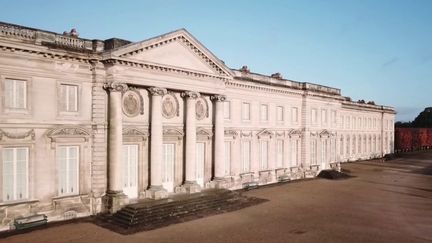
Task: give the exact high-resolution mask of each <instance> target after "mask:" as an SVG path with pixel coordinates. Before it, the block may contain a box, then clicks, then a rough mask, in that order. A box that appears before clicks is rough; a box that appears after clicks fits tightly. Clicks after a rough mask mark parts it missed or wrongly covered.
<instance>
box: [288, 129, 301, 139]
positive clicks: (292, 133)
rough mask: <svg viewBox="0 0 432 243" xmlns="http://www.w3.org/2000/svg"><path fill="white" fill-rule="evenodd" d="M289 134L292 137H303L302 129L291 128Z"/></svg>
mask: <svg viewBox="0 0 432 243" xmlns="http://www.w3.org/2000/svg"><path fill="white" fill-rule="evenodd" d="M288 134H289V136H290V137H301V136H302V131H301V130H300V129H291V130H290V131H289V133H288Z"/></svg>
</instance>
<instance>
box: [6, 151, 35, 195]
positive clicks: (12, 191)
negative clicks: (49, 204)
mask: <svg viewBox="0 0 432 243" xmlns="http://www.w3.org/2000/svg"><path fill="white" fill-rule="evenodd" d="M28 161H29V152H28V148H27V147H16V148H4V149H3V163H2V164H3V165H2V170H3V173H2V176H3V201H15V200H23V199H27V196H28Z"/></svg>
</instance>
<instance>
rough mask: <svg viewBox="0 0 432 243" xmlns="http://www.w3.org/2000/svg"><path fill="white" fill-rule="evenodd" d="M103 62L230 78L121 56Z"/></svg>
mask: <svg viewBox="0 0 432 243" xmlns="http://www.w3.org/2000/svg"><path fill="white" fill-rule="evenodd" d="M102 63H104V64H119V65H122V66H128V67H135V68H142V69H146V70H150V71H154V72H162V73H169V74H174V75H184V76H188V77H192V78H197V79H205V78H208V79H217V80H221V81H223V82H227V81H228V80H230V79H231V78H230V77H225V76H218V75H213V74H209V73H204V72H200V71H196V70H189V69H182V68H177V67H174V66H168V65H162V64H156V63H149V62H143V61H136V60H130V59H121V58H114V57H110V58H109V59H105V60H102Z"/></svg>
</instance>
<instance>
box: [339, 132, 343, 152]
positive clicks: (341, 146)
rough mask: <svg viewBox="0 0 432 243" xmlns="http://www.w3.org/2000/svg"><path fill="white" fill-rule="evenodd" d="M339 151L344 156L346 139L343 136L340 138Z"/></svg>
mask: <svg viewBox="0 0 432 243" xmlns="http://www.w3.org/2000/svg"><path fill="white" fill-rule="evenodd" d="M339 149H340V155H341V156H344V137H343V136H341V137H340V144H339Z"/></svg>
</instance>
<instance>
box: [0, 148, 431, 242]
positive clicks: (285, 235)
mask: <svg viewBox="0 0 432 243" xmlns="http://www.w3.org/2000/svg"><path fill="white" fill-rule="evenodd" d="M343 169H346V170H349V171H350V172H351V175H354V176H356V177H355V178H351V179H347V180H337V181H333V180H325V179H316V180H309V181H302V182H295V183H287V184H283V185H278V186H271V187H266V188H260V189H258V190H253V191H249V192H246V194H247V195H252V196H256V197H262V198H267V199H269V200H270V201H269V202H266V203H263V204H260V205H258V206H253V207H249V208H245V209H242V210H239V211H236V212H231V213H226V214H222V215H216V216H211V217H208V218H203V219H198V220H194V221H190V222H186V223H182V224H177V225H171V226H168V227H165V228H161V229H157V230H152V231H147V232H141V233H137V234H133V235H127V236H125V235H119V234H116V233H113V232H110V231H108V230H106V229H103V228H100V227H98V226H96V225H93V224H91V223H76V224H67V225H62V226H56V227H50V228H48V229H44V230H37V231H33V232H31V233H27V234H21V235H15V236H11V237H8V238H5V239H0V242H8V243H13V242H20V243H22V242H32V243H37V242H79V243H84V242H95V243H97V242H103V243H108V242H124V243H126V242H176V243H179V242H368V243H370V242H431V241H432V152H420V153H416V154H411V155H407V156H404V157H403V158H399V159H396V160H392V161H388V162H386V163H382V162H380V161H363V162H356V163H350V164H344V165H343Z"/></svg>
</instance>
